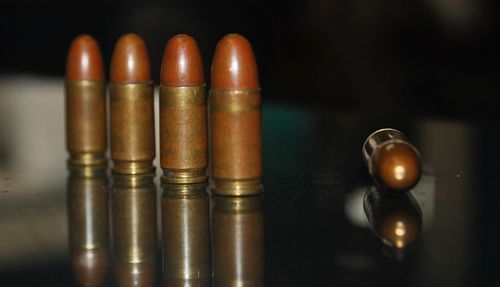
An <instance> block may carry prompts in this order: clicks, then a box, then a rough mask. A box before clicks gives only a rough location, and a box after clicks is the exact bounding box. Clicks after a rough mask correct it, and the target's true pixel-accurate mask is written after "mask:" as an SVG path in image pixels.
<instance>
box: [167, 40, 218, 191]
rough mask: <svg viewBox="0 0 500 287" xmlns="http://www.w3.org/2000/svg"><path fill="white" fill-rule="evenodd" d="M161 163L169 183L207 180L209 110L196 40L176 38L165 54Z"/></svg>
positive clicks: (171, 41) (169, 43)
mask: <svg viewBox="0 0 500 287" xmlns="http://www.w3.org/2000/svg"><path fill="white" fill-rule="evenodd" d="M160 83H161V85H160V159H161V160H160V163H161V167H162V168H163V170H164V176H163V177H162V181H164V182H166V183H182V184H184V183H197V182H203V181H206V179H207V176H206V175H205V169H206V167H207V161H208V155H207V149H208V148H207V107H206V99H205V80H204V75H203V61H202V60H201V55H200V51H199V49H198V46H197V44H196V42H195V40H194V39H193V38H191V37H190V36H188V35H176V36H174V37H173V38H172V39H170V41H168V43H167V45H166V47H165V51H164V54H163V63H162V68H161V80H160Z"/></svg>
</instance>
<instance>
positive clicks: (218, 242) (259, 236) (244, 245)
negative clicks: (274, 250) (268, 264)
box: [212, 195, 264, 287]
mask: <svg viewBox="0 0 500 287" xmlns="http://www.w3.org/2000/svg"><path fill="white" fill-rule="evenodd" d="M261 201H262V197H261V196H260V195H257V196H248V197H224V196H214V206H213V210H212V228H213V229H212V236H213V264H214V266H213V268H214V286H215V287H237V286H238V287H244V286H252V287H256V286H263V279H264V266H263V265H264V262H263V240H264V239H263V237H264V234H263V233H264V231H263V216H262V209H261Z"/></svg>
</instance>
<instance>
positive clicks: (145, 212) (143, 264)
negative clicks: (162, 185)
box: [111, 175, 157, 286]
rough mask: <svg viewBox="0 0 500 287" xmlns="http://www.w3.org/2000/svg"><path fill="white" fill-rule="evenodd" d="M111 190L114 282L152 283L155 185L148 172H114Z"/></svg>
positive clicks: (155, 237)
mask: <svg viewBox="0 0 500 287" xmlns="http://www.w3.org/2000/svg"><path fill="white" fill-rule="evenodd" d="M113 180H114V182H113V187H112V190H111V213H112V216H111V219H112V221H111V224H112V232H113V241H112V243H113V265H114V270H115V278H116V282H117V285H118V286H154V281H155V280H154V279H155V273H156V255H157V234H156V188H155V185H154V183H153V177H152V175H115V176H114V178H113Z"/></svg>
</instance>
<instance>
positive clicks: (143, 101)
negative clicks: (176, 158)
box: [109, 83, 155, 174]
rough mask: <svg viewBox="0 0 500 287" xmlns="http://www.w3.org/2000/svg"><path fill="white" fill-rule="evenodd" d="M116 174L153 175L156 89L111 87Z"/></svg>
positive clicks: (112, 142)
mask: <svg viewBox="0 0 500 287" xmlns="http://www.w3.org/2000/svg"><path fill="white" fill-rule="evenodd" d="M109 87H110V95H111V104H110V105H111V107H110V126H111V159H112V160H113V172H115V173H121V174H144V173H149V172H151V171H152V170H153V169H154V167H153V165H152V161H153V159H154V157H155V133H154V105H153V86H152V85H151V84H150V83H149V84H142V83H141V84H110V85H109Z"/></svg>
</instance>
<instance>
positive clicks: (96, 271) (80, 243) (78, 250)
mask: <svg viewBox="0 0 500 287" xmlns="http://www.w3.org/2000/svg"><path fill="white" fill-rule="evenodd" d="M70 172H71V174H70V177H69V180H68V222H69V245H70V250H71V259H72V260H71V261H72V265H73V273H74V275H75V278H76V280H77V282H78V285H79V286H86V287H93V286H101V285H102V283H103V281H104V278H105V275H106V271H107V269H108V257H109V252H108V242H109V237H108V230H109V225H108V221H109V217H108V209H109V206H108V191H107V190H106V184H107V178H106V171H105V169H104V168H103V167H77V168H71V169H70Z"/></svg>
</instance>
